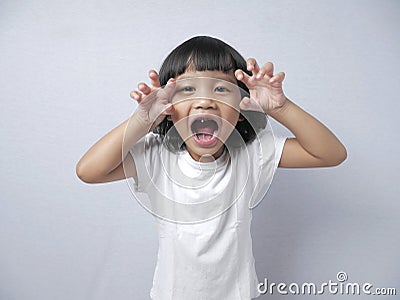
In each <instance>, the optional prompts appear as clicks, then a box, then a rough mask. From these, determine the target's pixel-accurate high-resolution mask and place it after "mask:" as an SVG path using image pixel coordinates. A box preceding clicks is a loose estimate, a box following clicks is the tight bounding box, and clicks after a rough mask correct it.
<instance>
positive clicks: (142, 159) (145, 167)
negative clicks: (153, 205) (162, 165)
mask: <svg viewBox="0 0 400 300" xmlns="http://www.w3.org/2000/svg"><path fill="white" fill-rule="evenodd" d="M160 147H161V140H160V137H159V136H158V135H157V134H154V133H148V134H147V135H145V136H144V137H143V138H142V139H140V140H139V141H138V142H137V143H136V144H134V145H133V146H132V148H131V149H130V150H129V153H130V154H131V156H132V158H133V160H134V162H135V167H136V174H137V178H136V180H135V183H134V188H135V191H137V192H146V191H147V187H148V185H149V183H150V182H151V180H152V178H153V176H154V173H155V172H156V169H157V166H158V165H159V163H158V161H159V157H160V155H159V151H160Z"/></svg>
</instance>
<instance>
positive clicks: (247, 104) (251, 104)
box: [239, 97, 264, 112]
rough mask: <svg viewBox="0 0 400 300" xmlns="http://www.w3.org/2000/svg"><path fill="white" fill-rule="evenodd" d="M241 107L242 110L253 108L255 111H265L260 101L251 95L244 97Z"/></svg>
mask: <svg viewBox="0 0 400 300" xmlns="http://www.w3.org/2000/svg"><path fill="white" fill-rule="evenodd" d="M239 107H240V109H242V110H253V111H259V112H263V111H264V110H263V109H262V107H261V105H260V104H259V103H258V102H256V101H255V100H254V99H252V98H249V97H244V98H243V99H242V101H241V102H240V105H239Z"/></svg>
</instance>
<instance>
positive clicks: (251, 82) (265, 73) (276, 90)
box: [235, 58, 287, 114]
mask: <svg viewBox="0 0 400 300" xmlns="http://www.w3.org/2000/svg"><path fill="white" fill-rule="evenodd" d="M247 70H248V71H250V72H251V73H252V74H251V75H248V74H246V73H245V72H243V70H236V72H235V76H236V78H237V80H240V81H242V82H243V83H244V84H245V85H246V86H247V88H248V89H249V92H250V98H249V97H245V98H243V100H242V102H241V103H240V108H241V109H243V110H257V111H260V110H262V111H263V112H264V113H266V114H269V113H271V112H274V111H276V110H277V109H279V108H281V107H282V106H283V105H284V104H285V102H286V100H287V98H286V96H285V94H284V93H283V90H282V82H283V79H284V78H285V73H283V72H280V73H278V74H275V75H274V65H273V64H272V63H270V62H268V63H266V64H265V65H263V66H262V67H261V68H260V67H259V66H258V64H257V61H256V60H255V59H254V58H249V59H248V60H247Z"/></svg>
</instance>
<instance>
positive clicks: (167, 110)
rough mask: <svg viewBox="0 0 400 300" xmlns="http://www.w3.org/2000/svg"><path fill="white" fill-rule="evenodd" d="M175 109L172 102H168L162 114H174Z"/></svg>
mask: <svg viewBox="0 0 400 300" xmlns="http://www.w3.org/2000/svg"><path fill="white" fill-rule="evenodd" d="M174 110H175V108H174V106H173V105H172V104H171V103H168V104H167V105H166V106H165V109H164V111H163V112H162V114H163V115H166V116H167V115H172V114H173V113H174Z"/></svg>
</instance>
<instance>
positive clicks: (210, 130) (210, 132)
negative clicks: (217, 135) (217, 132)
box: [197, 126, 214, 135]
mask: <svg viewBox="0 0 400 300" xmlns="http://www.w3.org/2000/svg"><path fill="white" fill-rule="evenodd" d="M197 134H199V135H200V134H202V135H213V134H214V127H211V126H205V127H201V128H198V129H197Z"/></svg>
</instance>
